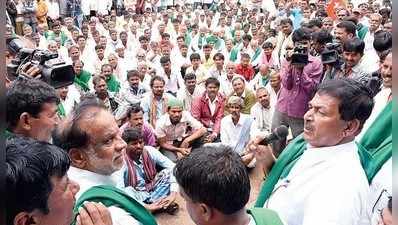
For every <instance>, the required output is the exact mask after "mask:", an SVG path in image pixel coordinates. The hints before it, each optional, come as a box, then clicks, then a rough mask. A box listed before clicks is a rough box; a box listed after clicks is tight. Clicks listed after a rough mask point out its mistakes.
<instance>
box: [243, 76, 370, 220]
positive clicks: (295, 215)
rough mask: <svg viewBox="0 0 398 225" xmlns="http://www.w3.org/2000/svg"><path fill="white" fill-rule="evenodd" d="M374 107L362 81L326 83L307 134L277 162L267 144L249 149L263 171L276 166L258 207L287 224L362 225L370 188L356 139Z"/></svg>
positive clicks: (311, 105) (312, 110)
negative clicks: (275, 215) (361, 220)
mask: <svg viewBox="0 0 398 225" xmlns="http://www.w3.org/2000/svg"><path fill="white" fill-rule="evenodd" d="M372 107H373V100H372V98H371V93H370V91H369V90H368V89H367V88H366V87H365V86H364V85H363V84H361V83H360V82H358V81H355V80H352V79H335V80H330V81H326V82H324V83H322V84H321V85H320V86H319V88H318V91H317V92H316V94H315V96H314V98H313V99H312V100H311V101H310V103H309V110H308V111H307V113H306V114H305V115H304V133H303V136H299V137H297V138H296V139H294V140H293V141H292V142H291V143H290V144H289V146H287V148H286V149H285V150H284V152H283V153H282V154H281V155H280V157H279V158H278V161H276V162H275V161H274V159H275V158H274V155H273V154H272V150H271V148H269V147H268V146H264V145H258V146H256V145H251V146H250V147H249V148H250V149H252V150H254V151H255V152H256V159H257V165H259V166H261V167H262V168H263V169H264V172H265V173H268V169H269V168H271V167H272V170H271V171H270V173H269V174H268V175H267V180H266V182H265V183H264V185H263V187H262V189H261V191H260V194H259V197H258V199H257V202H256V206H263V207H266V208H270V209H273V210H275V211H277V212H278V213H279V215H280V216H281V218H282V219H283V220H284V221H286V222H287V224H289V225H308V224H319V221H322V224H328V225H356V224H360V218H361V216H363V215H364V214H365V213H366V203H367V202H366V200H367V195H368V191H369V184H368V180H367V177H366V174H365V171H364V169H363V168H362V165H361V161H360V158H359V154H358V147H357V145H356V143H355V141H354V138H355V136H356V135H357V134H358V133H359V132H360V131H361V129H362V126H363V124H364V122H365V121H366V119H367V118H368V117H369V115H370V113H371V110H372ZM353 108H355V109H357V108H361V111H360V112H359V111H353V110H352V109H353ZM252 147H253V148H252ZM345 184H347V185H345ZM320 206H323V207H320Z"/></svg>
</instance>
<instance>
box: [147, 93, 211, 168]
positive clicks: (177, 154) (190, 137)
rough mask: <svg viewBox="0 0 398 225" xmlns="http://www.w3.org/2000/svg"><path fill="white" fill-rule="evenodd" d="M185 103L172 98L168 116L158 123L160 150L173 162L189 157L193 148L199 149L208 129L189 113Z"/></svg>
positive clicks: (161, 118) (156, 131) (168, 106)
mask: <svg viewBox="0 0 398 225" xmlns="http://www.w3.org/2000/svg"><path fill="white" fill-rule="evenodd" d="M183 107H184V106H183V103H182V101H181V100H178V99H177V98H173V97H170V98H169V99H168V102H167V114H165V115H163V116H162V117H160V119H159V120H158V121H157V123H156V129H155V134H156V136H157V137H158V143H159V145H160V149H161V151H162V152H163V154H165V156H167V157H168V158H169V159H171V160H172V161H174V162H175V161H177V159H180V158H182V157H184V156H187V155H188V154H189V153H190V152H191V149H192V148H195V147H199V146H200V144H201V140H200V138H201V137H202V136H204V135H205V134H206V132H207V130H206V128H205V127H204V126H203V125H202V124H201V123H200V122H199V121H197V120H196V119H195V118H193V117H192V116H191V114H190V113H189V112H187V111H183Z"/></svg>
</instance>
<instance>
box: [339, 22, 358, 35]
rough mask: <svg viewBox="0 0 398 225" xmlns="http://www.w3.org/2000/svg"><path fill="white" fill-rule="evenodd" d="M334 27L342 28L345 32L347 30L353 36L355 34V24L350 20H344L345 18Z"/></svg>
mask: <svg viewBox="0 0 398 225" xmlns="http://www.w3.org/2000/svg"><path fill="white" fill-rule="evenodd" d="M336 27H338V28H343V29H344V30H345V32H347V33H348V34H352V35H353V37H355V36H356V32H357V26H356V25H355V23H354V22H352V21H346V20H344V21H341V22H340V23H338V24H337V25H336Z"/></svg>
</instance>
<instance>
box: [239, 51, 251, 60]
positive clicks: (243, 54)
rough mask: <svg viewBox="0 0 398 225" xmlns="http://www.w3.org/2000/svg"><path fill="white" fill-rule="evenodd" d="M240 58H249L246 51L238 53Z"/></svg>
mask: <svg viewBox="0 0 398 225" xmlns="http://www.w3.org/2000/svg"><path fill="white" fill-rule="evenodd" d="M240 58H242V59H243V58H246V59H250V55H249V54H248V53H246V52H244V53H241V54H240Z"/></svg>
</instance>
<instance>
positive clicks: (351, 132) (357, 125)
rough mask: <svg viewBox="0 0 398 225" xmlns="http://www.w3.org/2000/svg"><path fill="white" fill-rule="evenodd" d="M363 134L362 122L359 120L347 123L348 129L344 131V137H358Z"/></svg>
mask: <svg viewBox="0 0 398 225" xmlns="http://www.w3.org/2000/svg"><path fill="white" fill-rule="evenodd" d="M360 132H361V122H360V121H359V120H358V119H355V120H351V121H349V122H347V127H346V128H345V129H344V137H349V136H354V137H355V136H356V135H358V134H359V133H360Z"/></svg>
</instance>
